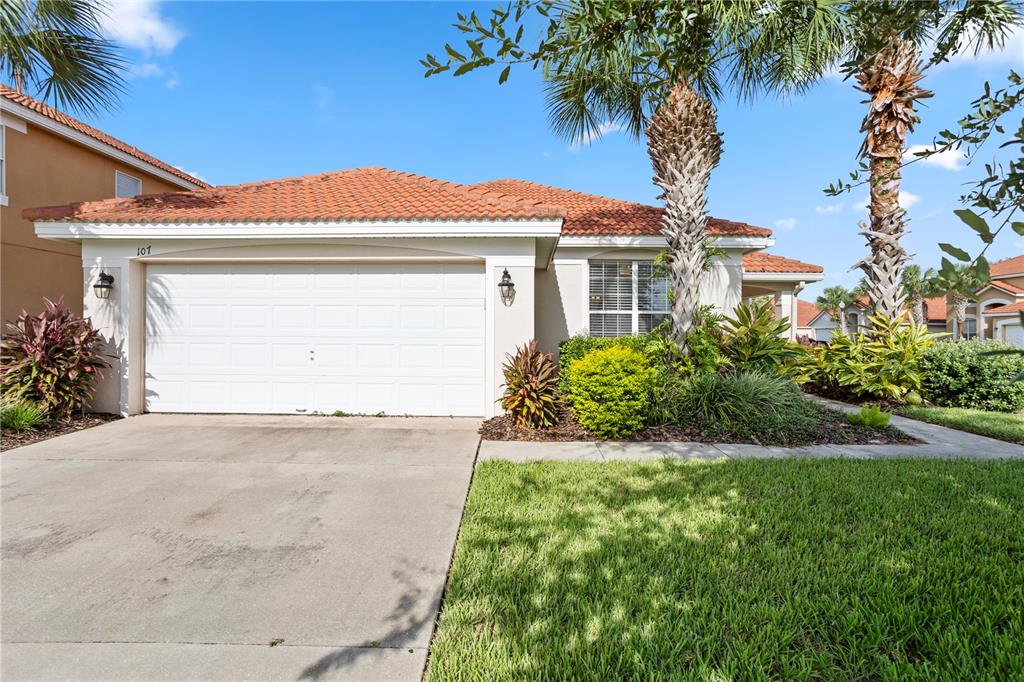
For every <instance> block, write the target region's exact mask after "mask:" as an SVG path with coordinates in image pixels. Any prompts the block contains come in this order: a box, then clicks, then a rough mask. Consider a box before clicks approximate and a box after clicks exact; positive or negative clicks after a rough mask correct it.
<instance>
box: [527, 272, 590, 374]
mask: <svg viewBox="0 0 1024 682" xmlns="http://www.w3.org/2000/svg"><path fill="white" fill-rule="evenodd" d="M583 268H584V265H582V264H580V263H578V262H576V263H563V262H555V263H552V264H551V266H550V267H548V269H547V270H538V271H537V274H536V285H537V289H536V294H535V298H536V304H535V310H536V334H537V345H538V346H539V347H540V349H541V350H542V351H544V352H545V353H553V354H555V355H556V356H557V354H558V344H560V343H561V342H562V341H563V340H565V339H567V338H569V337H570V336H572V335H573V334H576V333H578V332H580V331H581V330H582V328H583V320H585V319H586V318H585V315H586V314H587V313H586V311H585V310H584V308H583V306H584V303H585V292H584V290H583V281H584V280H583V277H584V274H583Z"/></svg>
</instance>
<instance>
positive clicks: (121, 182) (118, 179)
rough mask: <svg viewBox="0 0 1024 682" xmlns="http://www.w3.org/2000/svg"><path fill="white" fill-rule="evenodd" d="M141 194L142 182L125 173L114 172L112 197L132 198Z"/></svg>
mask: <svg viewBox="0 0 1024 682" xmlns="http://www.w3.org/2000/svg"><path fill="white" fill-rule="evenodd" d="M139 194H142V180H139V179H138V178H133V177H132V176H130V175H128V174H127V173H122V172H121V171H114V196H115V197H117V198H119V199H120V198H123V197H134V196H137V195H139Z"/></svg>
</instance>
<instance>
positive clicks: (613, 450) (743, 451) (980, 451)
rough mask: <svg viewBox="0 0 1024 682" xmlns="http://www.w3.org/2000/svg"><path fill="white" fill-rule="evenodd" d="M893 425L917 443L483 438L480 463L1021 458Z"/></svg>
mask: <svg viewBox="0 0 1024 682" xmlns="http://www.w3.org/2000/svg"><path fill="white" fill-rule="evenodd" d="M812 399H813V400H815V401H817V402H819V403H821V404H823V405H826V406H828V407H831V408H833V409H837V410H842V411H843V412H856V411H859V410H860V408H859V407H855V406H853V405H847V404H845V403H840V402H837V401H835V400H825V399H824V398H817V397H813V396H812ZM892 425H893V426H895V427H896V428H898V429H899V430H901V431H903V432H904V433H906V434H907V435H910V436H913V437H914V438H917V439H919V440H921V441H924V442H923V443H922V444H921V445H810V446H806V447H799V448H783V447H770V446H764V445H750V444H745V443H716V444H710V443H682V442H663V443H654V442H644V443H626V442H617V441H577V442H569V443H566V442H554V443H551V442H548V443H545V442H525V441H495V440H485V441H482V442H481V443H480V454H479V459H481V460H487V459H504V460H511V461H514V462H528V461H532V460H555V461H591V462H603V461H609V460H635V461H643V460H657V459H662V458H665V457H670V458H674V459H693V460H714V459H721V458H723V457H728V458H731V459H777V458H785V457H849V458H853V459H893V458H898V457H920V458H939V459H954V458H962V459H976V460H986V459H1024V446H1021V445H1014V444H1013V443H1006V442H1004V441H1001V440H996V439H994V438H987V437H985V436H978V435H975V434H973V433H966V432H964V431H957V430H956V429H949V428H946V427H944V426H938V425H936V424H927V423H925V422H920V421H917V420H914V419H907V418H906V417H899V416H896V415H893V418H892Z"/></svg>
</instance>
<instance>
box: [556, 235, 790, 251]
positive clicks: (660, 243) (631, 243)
mask: <svg viewBox="0 0 1024 682" xmlns="http://www.w3.org/2000/svg"><path fill="white" fill-rule="evenodd" d="M710 239H712V240H713V242H714V247H715V248H719V249H750V250H754V249H766V248H768V247H770V246H773V245H774V244H775V240H774V239H771V238H770V237H715V236H711V237H710ZM666 245H667V242H666V241H665V238H664V237H661V236H658V237H653V236H651V237H637V236H622V235H593V236H563V237H562V238H561V239H560V240H559V241H558V246H559V248H562V247H569V248H573V247H584V246H614V247H625V248H634V249H663V248H665V246H666Z"/></svg>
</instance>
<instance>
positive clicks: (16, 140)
mask: <svg viewBox="0 0 1024 682" xmlns="http://www.w3.org/2000/svg"><path fill="white" fill-rule="evenodd" d="M207 186H208V185H207V184H206V183H205V182H203V181H202V180H200V179H198V178H194V177H192V176H191V175H189V174H188V173H185V172H183V171H181V170H179V169H177V168H175V167H174V166H171V165H169V164H167V163H164V162H163V161H160V160H159V159H156V158H154V157H152V156H150V155H148V154H145V153H143V152H142V151H140V150H138V149H136V148H135V147H132V146H131V145H129V144H126V143H125V142H122V141H121V140H118V139H115V138H113V137H111V136H110V135H107V134H106V133H104V132H102V131H100V130H97V129H96V128H93V127H92V126H88V125H86V124H85V123H82V122H81V121H79V120H77V119H74V118H72V117H70V116H68V115H67V114H64V113H62V112H60V111H57V110H56V109H54V108H52V107H49V106H47V105H45V104H43V103H42V102H40V101H38V100H35V99H33V98H31V97H29V96H28V95H24V94H21V93H19V92H17V91H16V90H14V89H13V88H9V87H7V86H6V85H2V84H0V225H2V226H3V229H2V231H0V241H2V254H0V316H2V318H0V319H3V320H11V319H13V318H15V317H17V315H18V314H19V313H20V312H21V311H22V309H26V310H28V311H30V312H35V311H38V310H41V309H42V299H43V297H44V296H46V297H47V298H51V299H57V298H58V297H59V296H63V297H64V299H65V301H66V302H67V304H68V306H70V307H71V309H72V310H74V311H75V312H77V313H79V314H81V313H82V283H83V272H82V247H81V244H80V243H78V242H73V241H53V240H49V239H40V238H39V237H37V236H36V234H35V230H34V229H33V226H32V222H31V221H29V220H25V219H23V218H22V215H21V212H22V210H23V209H26V208H31V207H35V206H52V205H55V204H69V203H72V202H81V201H92V200H96V199H108V198H113V197H132V196H135V195H137V194H153V193H157V192H168V191H175V190H183V189H196V188H200V187H207Z"/></svg>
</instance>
